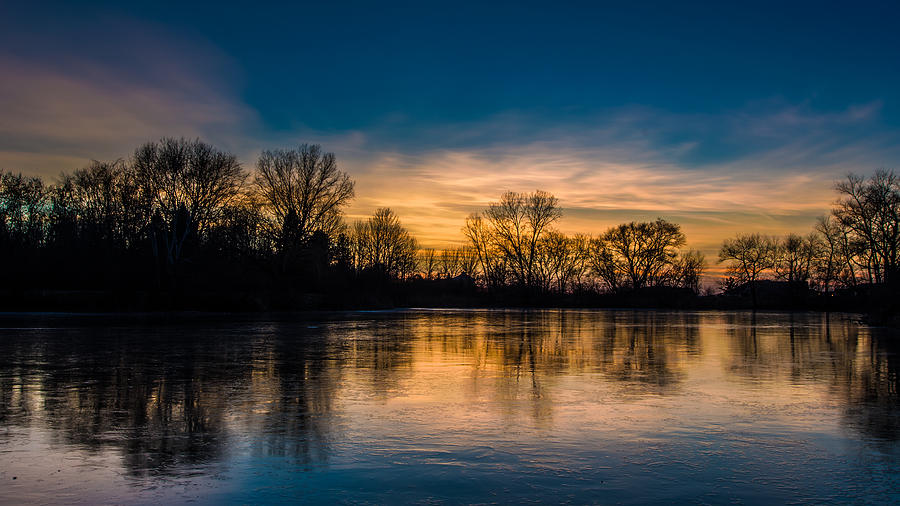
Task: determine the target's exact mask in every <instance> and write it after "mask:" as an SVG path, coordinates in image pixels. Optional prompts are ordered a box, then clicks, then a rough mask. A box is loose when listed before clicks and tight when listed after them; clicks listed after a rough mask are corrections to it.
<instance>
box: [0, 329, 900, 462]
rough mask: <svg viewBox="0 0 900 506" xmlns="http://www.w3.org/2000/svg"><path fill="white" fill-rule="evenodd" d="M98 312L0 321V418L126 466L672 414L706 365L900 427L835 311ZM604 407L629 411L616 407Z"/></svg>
mask: <svg viewBox="0 0 900 506" xmlns="http://www.w3.org/2000/svg"><path fill="white" fill-rule="evenodd" d="M87 322H88V323H87V324H85V325H83V324H82V323H83V322H82V323H78V321H77V320H76V323H77V325H78V326H67V325H69V324H71V322H69V321H66V320H65V319H62V320H58V323H59V324H60V325H59V328H52V327H53V326H54V325H52V324H51V325H42V326H45V327H50V328H45V329H38V330H2V331H0V337H2V339H0V424H2V426H3V427H5V428H7V433H12V431H15V430H16V429H17V428H27V427H39V428H42V429H47V430H48V431H49V433H50V434H51V436H52V440H53V444H57V445H65V446H66V447H70V448H75V449H78V450H79V451H83V452H86V453H88V454H89V453H98V452H102V451H105V450H115V451H118V452H119V453H120V455H121V456H122V459H123V460H122V465H123V466H124V468H125V470H126V472H127V473H129V474H131V475H133V476H149V477H155V476H166V475H173V476H179V475H185V474H187V475H190V473H195V472H200V471H198V468H203V467H204V466H209V465H217V464H220V463H227V462H228V461H229V459H231V458H233V456H234V453H235V452H238V451H241V450H239V449H240V448H247V449H248V450H247V451H248V452H249V454H250V455H251V456H253V457H255V458H268V457H273V458H278V459H287V461H289V462H293V463H294V464H295V465H297V466H299V467H300V468H312V467H317V466H320V465H325V464H328V463H329V462H331V461H333V460H334V459H335V458H336V457H335V456H336V455H338V454H340V453H341V451H342V450H341V449H344V451H345V450H346V448H347V447H348V445H350V446H352V445H354V444H358V443H360V441H364V442H368V443H371V441H370V439H375V440H377V438H379V437H391V438H403V437H410V438H414V437H422V438H426V437H427V438H435V437H440V434H441V432H442V431H443V432H446V433H447V434H452V435H454V437H460V438H463V439H465V438H466V437H467V434H468V435H469V436H471V434H473V433H476V432H477V433H481V434H482V435H483V434H493V433H494V432H496V431H500V432H498V434H500V435H498V436H496V437H507V436H506V435H504V433H503V430H505V428H512V429H515V430H527V431H532V430H534V431H538V432H537V433H540V432H541V431H543V432H547V431H550V430H553V429H554V428H558V427H560V426H565V427H568V426H570V425H572V424H573V423H576V422H573V420H576V419H577V420H582V418H578V417H586V418H583V420H586V421H583V422H577V423H600V424H602V423H613V424H614V423H621V424H624V425H623V427H624V428H626V429H627V428H628V423H630V422H628V420H627V419H626V418H627V417H631V418H629V419H633V420H634V421H635V423H637V424H638V425H640V424H643V425H640V426H641V427H644V426H646V427H657V426H659V427H660V430H664V429H665V427H664V425H660V424H662V423H663V422H662V421H660V420H655V419H652V418H653V417H660V416H662V415H660V413H659V412H657V411H654V408H653V407H652V404H647V402H646V401H647V400H651V401H652V400H653V399H660V400H665V401H666V402H669V403H674V404H678V403H682V404H683V403H686V402H698V403H703V402H707V399H706V398H704V397H702V396H698V395H697V393H696V390H697V389H698V385H701V386H702V385H703V383H704V381H706V380H707V379H708V378H712V380H710V381H713V380H714V381H719V380H720V379H722V378H724V379H725V380H726V381H725V382H724V383H730V384H733V388H732V390H733V392H732V393H730V395H733V396H750V397H752V396H754V395H768V396H775V397H777V396H781V395H782V393H783V392H786V393H785V394H784V395H787V394H790V393H791V392H793V391H794V390H791V389H796V388H798V387H802V388H807V389H809V390H810V391H813V390H815V391H822V392H824V394H823V395H825V397H824V398H827V399H831V402H834V403H837V404H838V405H839V406H840V407H841V409H842V412H843V413H844V419H843V423H844V424H845V425H846V426H848V427H852V428H854V429H856V430H859V431H860V432H861V433H862V434H864V435H865V436H866V437H872V438H876V439H883V440H890V441H894V440H897V439H898V438H900V402H898V401H900V399H898V379H897V371H898V363H897V360H898V359H897V355H896V353H895V350H894V348H893V347H892V346H894V345H890V342H891V341H890V340H889V339H888V338H886V337H884V336H881V335H880V334H878V333H877V332H876V331H874V330H869V329H865V328H862V329H861V328H859V327H857V326H856V325H855V324H854V323H852V322H850V321H848V320H846V319H841V318H837V317H833V316H832V317H827V316H822V315H813V314H804V315H788V314H780V315H772V314H769V315H756V316H754V315H752V314H751V313H669V312H641V311H524V312H523V311H436V312H406V313H372V314H366V315H362V316H359V315H358V316H346V315H343V316H341V315H328V316H327V317H324V318H323V319H322V321H319V322H316V325H315V326H311V325H308V324H307V323H304V322H290V321H276V322H266V323H262V324H261V323H259V322H255V321H253V320H252V319H251V320H247V321H232V322H227V321H226V322H217V323H209V322H197V321H185V322H181V323H177V322H175V323H170V324H168V325H163V326H159V327H157V328H155V329H154V328H148V327H142V326H140V325H131V324H129V323H128V322H121V321H114V322H107V321H105V320H104V321H100V322H99V323H98V322H93V323H92V322H91V320H90V319H87ZM51 323H52V322H51ZM113 324H115V325H118V326H117V327H116V326H113ZM894 347H895V346H894ZM709 363H713V364H714V367H712V368H707V364H709ZM725 388H731V387H728V386H727V385H726V387H725ZM682 396H684V398H683V399H682ZM740 398H741V397H738V399H740ZM612 405H615V410H618V411H614V412H611V413H612V414H610V413H607V412H606V411H605V410H606V409H607V408H606V407H605V406H612ZM697 408H698V409H702V408H704V406H701V405H698V406H697ZM610 409H612V408H610ZM579 410H581V411H579ZM584 410H587V411H584ZM582 411H584V412H582ZM572 417H575V418H572ZM617 417H618V418H617ZM623 417H626V418H623ZM591 420H594V421H595V422H591ZM492 424H493V425H496V426H497V427H492ZM572 430H577V429H572ZM514 433H515V432H514ZM529 433H530V432H529ZM577 436H578V434H577V432H573V433H572V434H568V435H567V437H571V438H575V439H577ZM0 437H3V436H0ZM509 437H512V436H509ZM367 438H368V439H367ZM0 442H2V439H0ZM379 451H380V450H379Z"/></svg>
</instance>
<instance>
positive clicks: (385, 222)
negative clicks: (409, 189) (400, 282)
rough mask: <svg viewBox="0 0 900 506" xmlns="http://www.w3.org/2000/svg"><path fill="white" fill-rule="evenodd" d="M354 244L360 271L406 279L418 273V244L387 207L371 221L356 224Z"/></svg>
mask: <svg viewBox="0 0 900 506" xmlns="http://www.w3.org/2000/svg"><path fill="white" fill-rule="evenodd" d="M353 242H354V250H355V256H356V265H357V268H358V269H359V270H361V271H362V270H370V271H376V272H380V273H383V274H385V275H387V276H390V277H396V278H404V277H406V276H408V275H410V274H412V273H414V272H415V270H416V254H417V252H418V250H419V246H418V243H417V242H416V239H415V238H414V237H413V236H411V235H410V233H409V231H407V230H406V229H405V228H404V227H403V225H401V223H400V219H399V218H398V217H397V215H396V214H394V212H393V211H391V210H390V209H388V208H381V209H378V210H377V211H375V215H374V216H372V217H371V218H369V219H368V220H366V221H358V222H356V223H354V225H353Z"/></svg>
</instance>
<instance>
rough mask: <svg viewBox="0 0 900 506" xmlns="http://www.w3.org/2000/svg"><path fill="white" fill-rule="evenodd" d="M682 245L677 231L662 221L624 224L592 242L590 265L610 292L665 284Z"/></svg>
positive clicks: (680, 236)
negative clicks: (624, 288)
mask: <svg viewBox="0 0 900 506" xmlns="http://www.w3.org/2000/svg"><path fill="white" fill-rule="evenodd" d="M685 241H686V240H685V237H684V233H683V232H682V231H681V227H680V226H678V225H676V224H675V223H671V222H668V221H666V220H663V219H657V220H656V221H653V222H641V223H638V222H631V223H626V224H622V225H619V226H616V227H612V228H610V229H609V230H607V231H606V233H604V234H603V235H602V236H601V237H600V238H598V239H595V240H594V245H593V247H592V248H591V250H592V253H593V255H594V256H595V258H593V259H592V260H591V263H592V265H593V266H594V270H595V272H596V273H597V274H598V275H599V276H600V277H601V278H603V279H604V281H605V282H606V283H607V285H609V287H610V288H611V289H612V290H618V289H621V288H623V287H626V288H629V289H632V290H638V289H641V288H644V287H647V286H654V285H661V284H667V283H666V282H667V280H670V279H671V278H672V277H673V273H672V268H673V266H674V265H675V261H676V260H677V258H678V248H679V247H681V246H683V245H684V244H685Z"/></svg>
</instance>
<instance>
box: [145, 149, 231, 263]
mask: <svg viewBox="0 0 900 506" xmlns="http://www.w3.org/2000/svg"><path fill="white" fill-rule="evenodd" d="M132 167H133V169H134V171H135V176H136V177H137V181H138V182H139V184H140V187H139V192H140V193H141V194H143V195H145V196H146V197H147V198H148V199H149V201H150V203H151V206H152V210H153V214H154V215H155V216H156V221H157V224H156V226H155V227H154V229H155V232H154V234H155V238H154V244H155V245H156V247H157V248H159V249H160V251H162V252H164V253H165V255H166V258H167V259H168V261H169V263H170V264H177V263H179V262H180V260H181V258H182V255H183V249H184V245H185V242H186V241H187V240H188V238H189V237H190V236H191V235H192V234H198V235H201V236H202V235H203V234H204V233H205V232H206V231H207V230H208V229H209V227H210V226H211V225H212V224H213V223H215V222H216V220H217V219H218V218H219V217H220V215H221V212H222V210H223V208H224V207H225V206H226V205H227V204H229V203H230V202H231V201H232V200H233V199H235V198H236V197H237V195H238V194H239V192H240V190H241V187H242V185H243V183H244V181H245V180H246V177H247V175H246V172H244V170H243V169H242V168H241V165H240V164H239V163H238V161H237V157H235V156H234V155H232V154H230V153H225V152H222V151H219V150H217V149H216V148H214V147H212V146H211V145H209V144H206V143H204V142H200V141H199V140H193V141H190V140H185V139H171V138H165V139H162V140H161V141H159V142H150V143H147V144H144V145H143V146H141V147H140V148H138V149H137V150H136V151H135V153H134V157H133V158H132Z"/></svg>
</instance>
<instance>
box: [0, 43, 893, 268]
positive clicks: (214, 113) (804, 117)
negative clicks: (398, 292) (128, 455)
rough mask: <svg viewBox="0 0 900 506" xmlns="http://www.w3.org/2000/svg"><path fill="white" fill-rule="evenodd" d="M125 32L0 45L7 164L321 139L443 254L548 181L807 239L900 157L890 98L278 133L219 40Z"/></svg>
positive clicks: (51, 171)
mask: <svg viewBox="0 0 900 506" xmlns="http://www.w3.org/2000/svg"><path fill="white" fill-rule="evenodd" d="M122 31H123V32H127V33H136V34H138V35H130V36H129V37H137V38H136V39H134V38H132V39H129V38H128V37H125V38H124V39H120V38H119V37H118V36H117V35H116V36H114V37H113V38H115V39H116V40H117V41H119V43H120V44H121V45H122V46H124V47H125V48H126V49H125V50H122V51H119V52H118V53H117V54H119V57H117V58H118V59H117V58H103V57H99V58H97V57H95V58H92V59H90V60H86V59H84V58H83V57H81V56H78V54H79V53H76V52H70V53H66V52H65V51H63V52H61V53H59V54H54V56H53V57H52V58H51V57H47V56H46V55H45V56H44V57H42V58H30V57H24V56H22V55H12V54H9V53H3V52H2V51H0V72H2V75H3V76H4V78H3V79H2V80H0V111H2V112H3V114H0V168H2V169H11V170H22V171H25V172H29V173H38V174H43V175H45V176H49V177H53V176H55V175H56V174H58V173H59V172H60V171H61V170H71V169H73V168H77V167H80V166H83V165H84V164H85V163H87V162H88V161H89V160H90V159H92V158H96V159H113V158H119V157H127V156H128V154H129V153H130V152H131V150H132V149H134V148H135V147H136V146H138V145H139V144H141V143H143V142H146V141H148V140H152V139H155V138H159V137H161V136H166V135H168V136H186V137H194V136H197V137H201V138H204V139H205V140H207V141H210V142H212V143H214V144H216V145H218V146H220V147H222V148H224V149H228V150H231V151H233V152H235V153H237V154H238V155H239V156H240V157H241V159H242V160H243V161H244V163H245V164H246V165H247V166H249V167H252V166H253V164H254V161H255V158H256V156H257V155H258V153H259V151H260V150H261V149H268V148H273V147H290V146H293V145H296V144H298V143H301V142H318V143H321V144H323V145H324V147H325V148H326V149H327V150H331V151H335V152H336V153H337V155H338V159H339V160H340V161H341V163H342V165H343V166H344V168H345V169H346V170H347V171H348V172H350V173H351V175H352V176H353V177H354V178H355V179H356V181H357V199H356V201H355V202H354V203H353V205H352V206H351V208H350V209H349V213H348V214H349V216H350V218H351V219H356V218H361V217H364V216H366V215H369V214H370V213H371V212H373V211H374V210H375V208H377V207H381V206H390V207H392V208H394V209H395V210H396V211H397V212H398V213H399V214H400V216H401V218H402V219H403V221H404V222H405V223H406V224H407V225H408V226H409V227H410V228H411V229H412V230H413V232H414V233H416V235H418V236H419V238H420V239H421V241H422V242H423V243H424V244H425V245H427V246H438V247H440V246H442V245H446V244H452V243H455V242H460V241H461V240H462V235H461V233H460V228H461V227H462V225H463V221H464V219H465V216H466V215H468V214H469V213H471V212H476V211H479V210H481V209H483V208H484V207H485V206H486V205H487V204H488V203H489V202H491V201H494V200H496V199H497V198H498V197H499V195H500V194H501V193H502V192H503V191H506V190H514V191H531V190H534V189H544V190H547V191H550V192H552V193H554V194H556V195H557V196H558V197H559V198H560V201H561V204H562V206H563V208H564V210H565V218H564V219H563V220H562V221H561V222H560V223H559V227H560V228H561V229H563V230H564V231H567V232H585V233H598V232H602V231H603V230H604V229H605V228H606V227H609V226H611V225H614V224H616V223H620V222H623V221H630V220H633V219H653V218H655V217H657V216H658V217H663V218H668V219H671V220H674V221H677V222H679V223H681V224H683V226H684V228H685V231H686V232H687V234H688V238H689V241H690V243H691V245H692V246H694V247H699V248H701V249H703V250H704V251H706V252H707V253H708V254H714V252H715V248H716V247H717V245H718V244H719V243H720V242H721V240H722V239H723V238H724V237H726V236H729V235H732V234H733V233H735V232H737V231H746V230H765V231H768V232H771V233H784V232H787V231H805V230H808V229H809V227H810V226H811V225H812V223H813V221H814V218H815V216H816V215H819V214H822V213H824V212H826V211H827V209H828V206H829V203H830V202H831V201H832V200H833V198H834V194H833V192H832V184H833V181H834V180H835V179H836V178H838V177H841V175H842V174H844V173H846V172H848V171H856V172H868V171H870V170H872V169H874V168H876V167H883V166H888V167H890V166H896V164H897V162H898V161H900V131H897V129H895V128H891V127H888V126H885V125H884V124H882V123H881V121H880V115H881V110H882V109H883V107H884V104H882V103H881V102H878V101H876V102H871V103H862V104H850V105H847V106H845V107H844V108H838V109H830V110H823V109H819V108H816V107H814V106H813V105H812V104H811V103H808V102H804V103H790V102H787V101H784V100H779V99H773V100H768V101H763V102H752V103H748V104H747V105H746V106H745V107H743V108H741V109H739V110H731V111H721V112H718V113H716V114H709V113H706V114H680V113H673V112H669V111H663V110H658V109H653V108H650V107H643V106H627V107H621V108H618V109H612V110H607V111H601V112H593V113H590V114H587V113H575V112H565V111H543V112H540V111H509V112H506V113H503V114H498V115H495V116H492V117H489V118H482V119H479V120H472V121H465V122H461V121H456V122H439V121H429V122H423V121H417V120H416V118H414V117H412V116H410V115H409V114H404V113H400V112H398V113H397V114H396V115H392V116H390V117H388V118H386V119H385V120H384V121H383V122H381V123H379V124H376V125H375V126H371V127H368V128H366V129H364V130H341V131H331V132H322V131H316V130H315V129H312V128H308V127H304V126H296V127H295V128H291V129H283V128H282V129H279V130H276V129H273V128H270V127H268V126H267V125H266V124H265V121H264V120H263V119H262V118H261V117H260V115H259V114H258V113H257V112H256V110H255V109H254V108H253V107H251V106H250V105H248V104H247V103H246V102H245V101H244V100H243V99H242V96H241V84H240V83H241V82H242V76H241V71H240V69H237V68H235V66H234V64H232V63H231V62H230V61H229V59H228V57H227V56H226V55H223V54H221V53H219V52H218V51H217V50H216V49H215V48H214V47H209V46H205V45H204V44H202V43H199V44H198V43H196V41H188V42H187V43H186V42H185V41H173V40H172V38H173V37H172V35H171V34H168V33H160V32H159V31H157V30H155V29H154V28H153V27H149V28H148V27H146V26H145V27H142V29H140V30H134V29H128V27H126V28H123V29H122ZM148 48H149V49H148ZM121 54H126V55H127V56H128V62H126V63H122V61H121V58H120V56H121ZM48 58H49V59H48Z"/></svg>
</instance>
